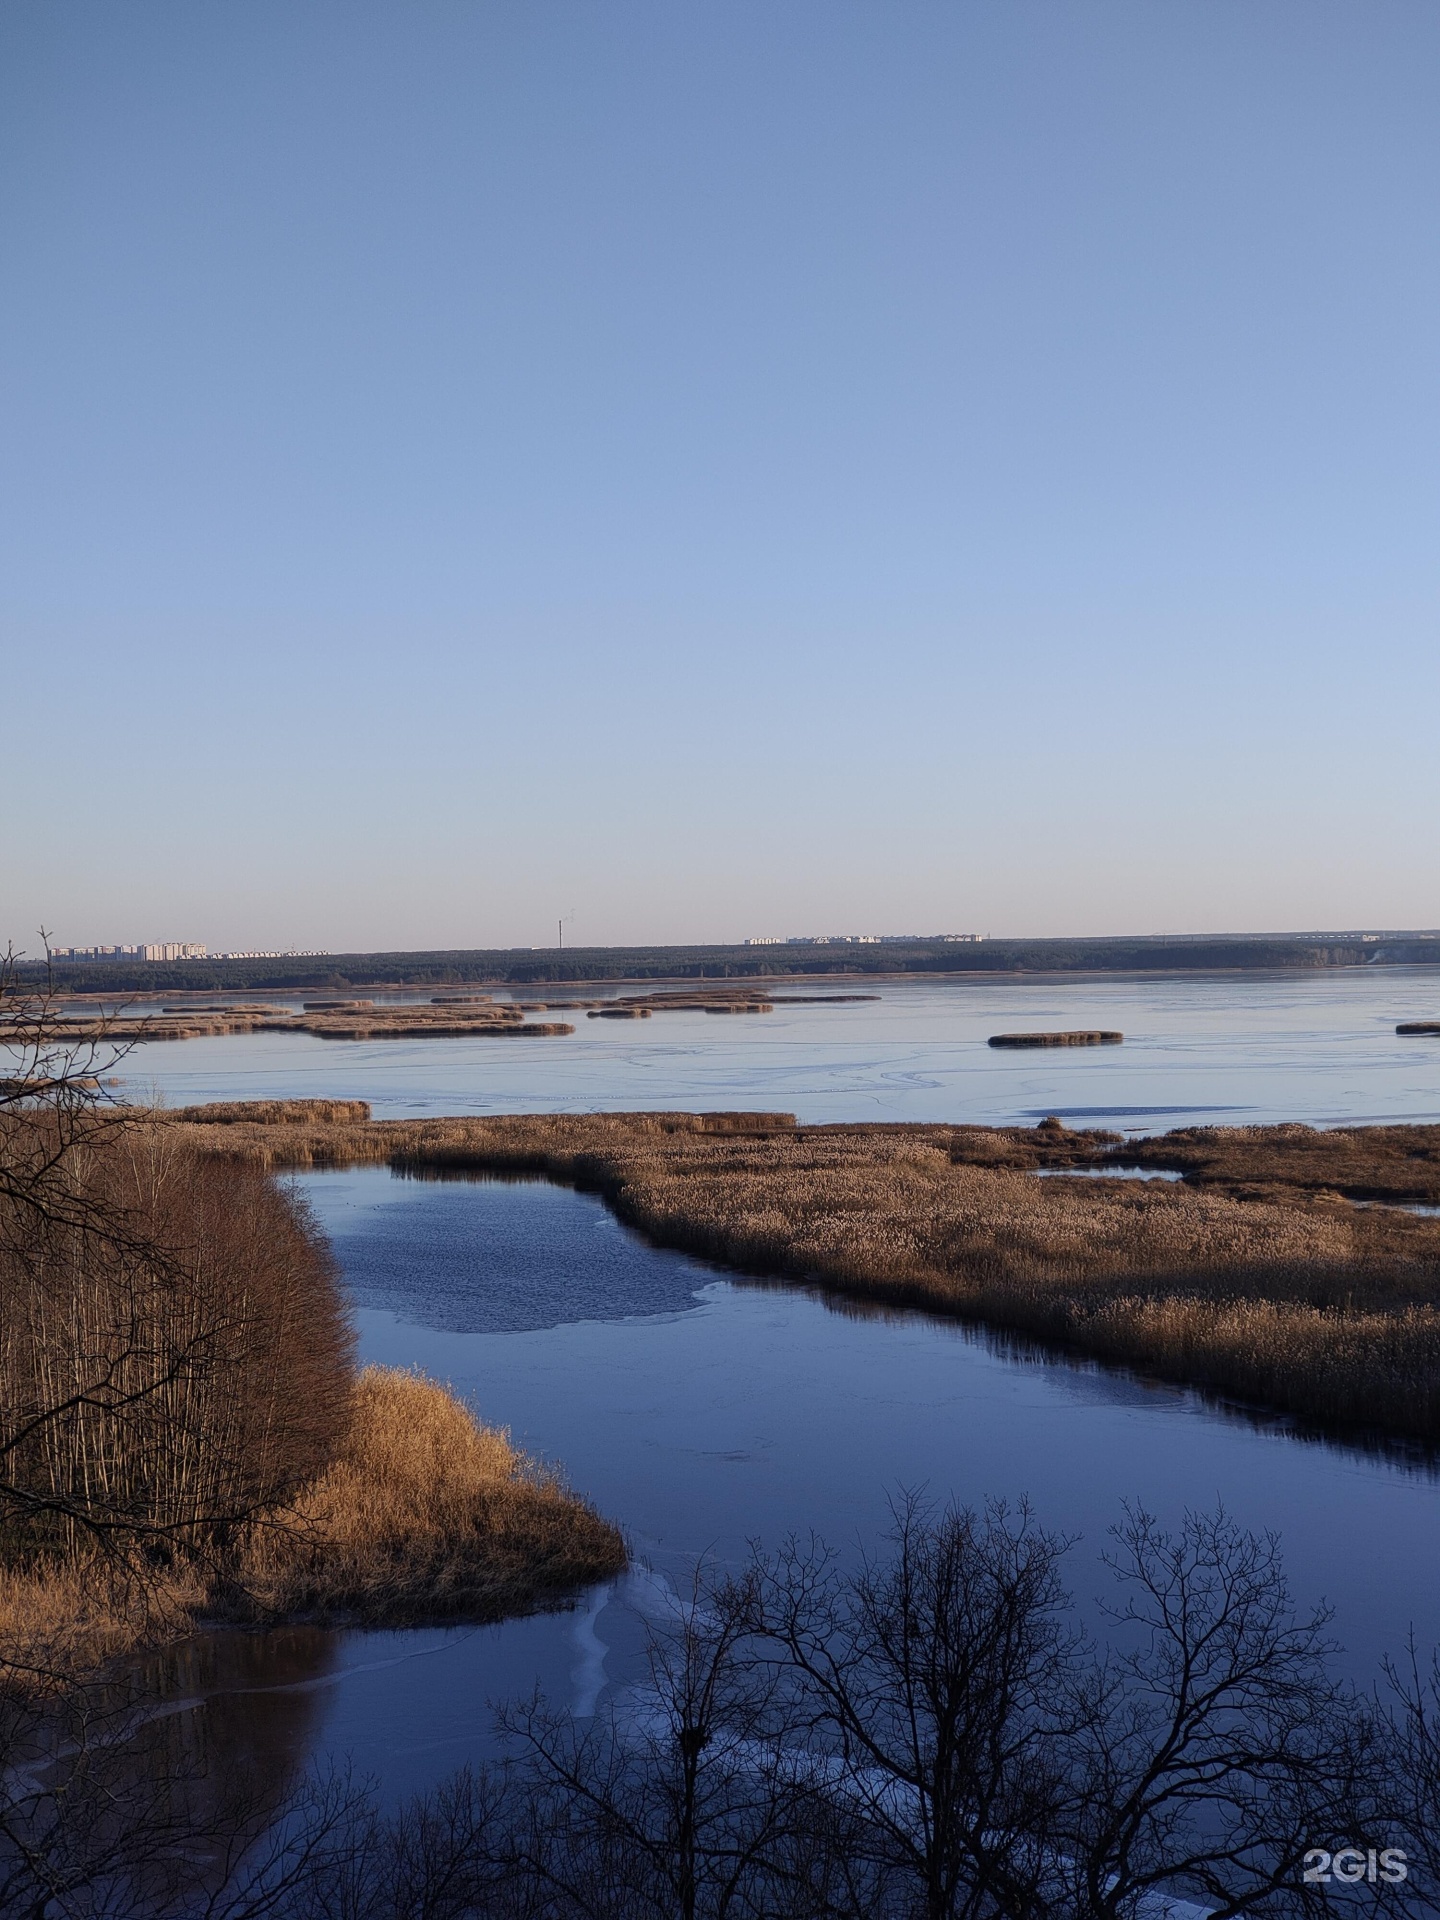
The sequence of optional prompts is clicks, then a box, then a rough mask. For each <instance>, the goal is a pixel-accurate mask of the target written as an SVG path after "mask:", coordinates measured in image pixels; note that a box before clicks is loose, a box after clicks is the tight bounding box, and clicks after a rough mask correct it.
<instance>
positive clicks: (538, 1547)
mask: <svg viewBox="0 0 1440 1920" xmlns="http://www.w3.org/2000/svg"><path fill="white" fill-rule="evenodd" d="M355 1402H356V1417H355V1424H354V1427H353V1430H352V1433H351V1436H350V1439H349V1441H348V1443H347V1444H346V1446H345V1447H344V1448H343V1450H342V1451H341V1453H340V1455H339V1457H338V1458H337V1459H336V1461H335V1462H334V1464H333V1465H332V1466H331V1467H330V1469H329V1471H328V1472H326V1473H325V1474H323V1475H322V1476H321V1478H320V1479H319V1480H318V1481H316V1482H315V1484H314V1485H313V1486H312V1487H310V1488H309V1489H307V1491H306V1492H305V1494H304V1495H303V1496H302V1497H301V1499H300V1500H299V1501H298V1502H297V1503H296V1508H295V1513H294V1516H293V1517H294V1520H295V1522H296V1523H297V1524H296V1531H294V1532H289V1531H280V1530H277V1531H275V1532H262V1533H259V1534H257V1536H256V1538H255V1541H254V1543H253V1544H252V1546H251V1548H250V1550H249V1553H248V1554H247V1557H246V1560H245V1562H244V1564H243V1566H242V1568H241V1569H240V1580H241V1584H242V1586H243V1588H244V1596H243V1599H242V1601H241V1611H242V1612H244V1613H245V1614H247V1615H251V1616H255V1617H260V1618H263V1619H266V1620H277V1619H296V1618H304V1619H308V1620H327V1621H333V1620H350V1621H358V1622H363V1623H364V1624H365V1625H367V1626H382V1625H383V1626H399V1625H413V1624H416V1623H419V1622H424V1621H436V1620H452V1619H459V1618H463V1619H466V1620H498V1619H501V1618H503V1617H504V1616H506V1615H508V1614H515V1613H523V1612H527V1611H529V1610H531V1609H532V1608H534V1607H535V1606H537V1605H542V1604H544V1603H546V1602H547V1601H554V1600H556V1599H559V1598H562V1597H563V1596H565V1595H567V1594H570V1593H573V1592H574V1591H575V1589H576V1588H577V1587H580V1586H583V1585H586V1584H587V1583H590V1582H593V1581H596V1580H602V1579H605V1578H607V1577H608V1576H609V1575H611V1574H613V1573H617V1572H619V1570H620V1568H621V1567H622V1566H623V1565H624V1564H625V1549H624V1544H623V1542H622V1540H621V1538H620V1535H619V1534H618V1533H617V1532H616V1530H615V1528H614V1527H612V1526H610V1525H609V1523H608V1522H606V1521H604V1520H601V1519H600V1518H599V1516H598V1515H597V1514H595V1513H594V1512H593V1511H592V1510H591V1508H589V1507H588V1506H586V1505H585V1503H584V1502H583V1501H580V1500H578V1499H576V1497H575V1496H574V1495H573V1494H571V1493H568V1492H567V1491H566V1490H565V1488H564V1487H563V1486H562V1485H561V1483H560V1482H559V1481H558V1480H557V1479H556V1478H555V1476H554V1475H553V1474H549V1473H546V1472H544V1471H543V1470H542V1469H540V1468H539V1467H537V1466H536V1465H535V1463H534V1462H533V1461H531V1460H529V1459H527V1458H526V1457H525V1455H523V1454H521V1453H518V1452H517V1451H516V1450H515V1448H514V1447H512V1446H511V1444H510V1442H509V1439H508V1438H507V1436H506V1435H505V1434H503V1433H501V1432H498V1431H497V1430H496V1429H495V1428H493V1427H485V1426H481V1425H480V1424H479V1422H478V1421H476V1419H475V1418H474V1416H473V1415H472V1414H471V1413H470V1411H469V1410H468V1408H466V1407H465V1406H464V1405H462V1403H461V1402H460V1401H458V1400H456V1399H455V1398H454V1397H453V1395H451V1394H450V1393H448V1392H447V1391H446V1390H445V1389H444V1388H443V1387H440V1386H437V1385H436V1383H435V1382H434V1381H432V1380H426V1379H423V1378H421V1377H419V1376H418V1375H415V1374H412V1373H402V1372H398V1371H396V1370H394V1369H392V1368H381V1367H367V1368H366V1369H365V1371H364V1372H363V1373H362V1374H361V1375H360V1377H359V1380H358V1381H357V1383H356V1388H355Z"/></svg>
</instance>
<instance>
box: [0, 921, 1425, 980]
mask: <svg viewBox="0 0 1440 1920" xmlns="http://www.w3.org/2000/svg"><path fill="white" fill-rule="evenodd" d="M1376 963H1390V964H1398V963H1404V964H1407V965H1425V964H1431V965H1437V966H1440V933H1413V934H1411V933H1407V934H1387V935H1385V936H1383V937H1382V938H1381V939H1379V940H1363V941H1362V940H1361V939H1359V938H1358V937H1356V936H1355V935H1348V936H1347V935H1339V936H1328V935H1315V934H1257V935H1219V936H1215V937H1207V938H1187V937H1164V936H1157V937H1154V938H1148V939H1136V938H1127V939H1095V940H984V941H979V942H975V943H973V944H971V943H960V942H953V941H946V940H894V941H889V940H887V941H885V942H884V943H883V944H876V945H868V944H867V945H852V944H846V943H843V942H839V941H836V942H831V943H828V944H825V945H809V944H804V945H795V946H790V945H785V946H773V947H745V946H730V947H723V946H716V947H576V948H573V949H571V948H566V949H565V950H564V951H563V952H561V951H560V950H559V949H558V948H540V949H537V948H530V947H509V948H503V947H502V948H493V949H484V948H476V949H470V950H466V949H460V950H457V951H453V952H441V953H335V954H326V955H325V956H324V957H323V958H313V957H311V958H307V957H297V958H295V959H284V958H278V959H272V960H184V961H144V960H141V961H129V960H127V961H118V960H111V961H79V962H73V961H57V962H56V963H55V968H54V973H55V980H56V983H57V985H59V986H60V987H61V988H63V989H65V990H67V991H74V992H97V991H101V992H103V991H105V990H106V989H110V990H113V991H115V992H120V993H132V992H162V993H174V992H176V991H179V990H183V989H185V988H191V989H198V990H200V991H202V992H206V993H215V992H250V991H254V990H257V989H261V988H267V987H268V988H311V987H385V986H407V987H435V986H459V985H469V984H472V983H477V984H478V983H482V982H483V983H487V984H492V985H493V984H500V985H512V986H534V985H537V984H539V983H541V982H553V981H561V980H563V981H571V982H578V981H590V980H747V979H761V978H774V977H776V976H801V977H811V978H813V977H815V976H817V975H829V974H844V975H852V976H853V975H856V974H884V973H1137V972H1138V973H1204V972H1214V971H1217V970H1231V971H1241V972H1247V973H1252V972H1259V971H1263V970H1266V969H1269V968H1277V967H1282V968H1296V967H1355V966H1366V965H1374V964H1376ZM20 971H21V974H22V976H25V975H28V976H33V977H38V976H39V975H40V974H42V973H43V971H44V969H43V967H40V966H34V967H31V966H23V967H22V968H21V970H20Z"/></svg>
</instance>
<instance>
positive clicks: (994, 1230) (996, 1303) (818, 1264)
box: [176, 1114, 1440, 1442]
mask: <svg viewBox="0 0 1440 1920" xmlns="http://www.w3.org/2000/svg"><path fill="white" fill-rule="evenodd" d="M176 1117H177V1118H178V1119H181V1120H183V1118H184V1116H183V1115H180V1116H176ZM197 1133H198V1134H199V1137H200V1138H201V1139H202V1141H204V1143H205V1144H206V1145H207V1146H208V1147H209V1148H210V1150H212V1151H217V1152H225V1153H231V1154H241V1155H245V1156H251V1155H253V1156H256V1157H259V1158H260V1159H262V1160H263V1161H264V1162H265V1163H266V1164H267V1165H273V1166H291V1167H303V1166H316V1167H321V1166H329V1167H336V1166H346V1165H356V1164H362V1163H366V1162H370V1163H386V1162H388V1163H390V1164H392V1165H395V1166H397V1167H403V1168H405V1169H406V1170H407V1171H409V1172H412V1173H420V1174H424V1173H427V1172H428V1173H432V1174H435V1175H437V1176H443V1175H445V1174H447V1173H448V1174H463V1173H466V1172H479V1171H490V1172H507V1171H508V1172H516V1173H520V1172H527V1173H540V1174H543V1175H546V1176H548V1177H550V1178H552V1179H557V1180H561V1181H566V1182H570V1183H572V1184H575V1185H578V1186H582V1187H586V1188H589V1189H592V1190H594V1191H597V1192H600V1193H603V1194H604V1195H605V1196H606V1198H607V1199H608V1200H609V1201H610V1203H611V1205H612V1206H613V1207H614V1208H615V1210H616V1212H617V1213H618V1214H619V1215H620V1216H621V1218H623V1219H625V1220H626V1221H628V1222H630V1223H631V1224H632V1225H634V1226H636V1227H638V1228H639V1229H640V1230H641V1231H642V1232H644V1233H645V1234H646V1235H647V1236H649V1237H650V1238H651V1239H652V1240H654V1241H656V1242H657V1243H659V1244H661V1245H666V1246H673V1247H677V1248H681V1249H683V1250H685V1251H687V1252H691V1253H696V1254H699V1255H702V1256H704V1257H706V1258H708V1259H712V1260H715V1261H718V1262H721V1263H723V1264H725V1265H728V1266H731V1267H734V1268H738V1269H740V1270H742V1271H745V1272H750V1273H755V1274H765V1275H773V1276H779V1277H789V1278H794V1279H799V1280H802V1281H804V1282H806V1283H810V1284H818V1285H821V1286H823V1287H825V1288H828V1289H830V1290H832V1291H835V1292H839V1293H843V1294H846V1295H849V1296H852V1297H854V1298H856V1299H859V1300H866V1301H870V1302H875V1303H878V1304H882V1305H884V1304H888V1305H894V1306H901V1307H921V1308H925V1309H928V1310H930V1311H934V1312H941V1313H946V1314H951V1315H955V1316H957V1317H961V1318H965V1319H968V1320H972V1321H977V1322H983V1323H985V1324H988V1325H990V1326H993V1327H997V1328H1002V1329H1009V1330H1011V1331H1014V1332H1018V1333H1021V1334H1024V1335H1027V1336H1030V1337H1034V1338H1038V1339H1042V1340H1046V1341H1051V1342H1055V1343H1057V1344H1059V1345H1061V1346H1064V1347H1066V1348H1068V1349H1070V1350H1072V1351H1075V1352H1079V1353H1084V1354H1089V1355H1093V1356H1095V1357H1096V1358H1099V1359H1103V1360H1107V1361H1112V1362H1120V1363H1123V1364H1126V1365H1130V1366H1134V1367H1138V1368H1141V1369H1143V1370H1145V1371H1148V1372H1150V1373H1153V1374H1156V1375H1159V1376H1162V1377H1165V1378H1168V1379H1172V1380H1177V1381H1181V1382H1185V1383H1189V1384H1193V1385H1196V1386H1199V1387H1202V1388H1204V1389H1206V1390H1209V1391H1213V1392H1217V1393H1221V1394H1229V1395H1233V1396H1235V1397H1238V1398H1240V1399H1243V1400H1246V1401H1248V1402H1252V1403H1255V1404H1258V1405H1262V1406H1266V1407H1269V1408H1273V1409H1276V1410H1279V1411H1282V1412H1285V1413H1289V1414H1292V1415H1296V1416H1299V1417H1300V1418H1302V1419H1303V1420H1306V1421H1309V1422H1313V1423H1316V1424H1318V1425H1321V1426H1324V1427H1327V1428H1331V1429H1350V1430H1353V1429H1356V1428H1370V1429H1375V1430H1378V1431H1382V1432H1386V1433H1389V1434H1392V1435H1403V1436H1406V1437H1408V1438H1412V1439H1420V1440H1424V1441H1427V1442H1434V1441H1440V1221H1437V1220H1431V1219H1421V1218H1417V1217H1414V1216H1411V1215H1409V1214H1407V1213H1404V1212H1400V1211H1394V1210H1389V1209H1386V1208H1385V1207H1357V1206H1355V1205H1352V1204H1350V1202H1349V1201H1348V1200H1347V1199H1345V1198H1344V1197H1343V1196H1344V1194H1345V1193H1346V1192H1347V1191H1353V1188H1354V1185H1355V1183H1357V1182H1358V1184H1359V1186H1360V1187H1361V1188H1362V1189H1363V1192H1360V1193H1356V1194H1355V1196H1354V1197H1356V1198H1367V1199H1382V1200H1383V1199H1391V1200H1396V1201H1401V1202H1405V1201H1412V1200H1422V1201H1423V1200H1427V1199H1429V1200H1432V1201H1433V1200H1436V1199H1440V1128H1433V1127H1431V1128H1424V1127H1412V1128H1358V1129H1351V1130H1348V1131H1347V1132H1346V1133H1344V1134H1333V1135H1332V1134H1320V1133H1315V1132H1313V1131H1312V1130H1310V1129H1307V1128H1291V1127H1281V1128H1247V1129H1208V1130H1204V1131H1203V1132H1189V1133H1182V1134H1173V1135H1167V1136H1164V1137H1162V1138H1160V1139H1157V1140H1153V1141H1148V1142H1144V1143H1138V1144H1137V1143H1122V1142H1120V1141H1119V1140H1118V1139H1117V1137H1116V1136H1114V1135H1106V1134H1097V1133H1090V1134H1077V1133H1069V1132H1067V1131H1066V1130H1065V1129H1064V1128H1063V1127H1062V1126H1060V1125H1059V1123H1058V1122H1054V1121H1050V1122H1045V1123H1042V1125H1041V1126H1039V1127H1037V1128H1034V1129H1023V1128H982V1127H944V1126H863V1125H862V1126H831V1127H806V1128H797V1127H796V1126H795V1124H794V1122H793V1120H792V1119H790V1118H789V1116H786V1115H777V1114H769V1115H766V1114H750V1115H744V1114H731V1115H716V1114H710V1115H684V1114H623V1115H622V1114H608V1115H605V1114H601V1115H517V1116H505V1117H499V1118H493V1119H456V1120H445V1121H418V1120H417V1121H388V1122H367V1123H362V1124H354V1125H340V1126H328V1125H316V1126H312V1127H306V1126H303V1125H285V1126H283V1127H280V1126H277V1127H265V1126H254V1127H247V1126H245V1125H243V1124H239V1125H232V1126H229V1127H226V1128H224V1129H223V1130H222V1129H218V1128H216V1129H213V1130H211V1129H205V1128H198V1129H197ZM1143 1161H1149V1162H1151V1163H1153V1164H1155V1165H1158V1166H1166V1165H1171V1166H1175V1165H1181V1166H1185V1167H1187V1168H1190V1167H1193V1168H1194V1169H1195V1172H1194V1176H1193V1180H1191V1179H1187V1181H1186V1182H1184V1183H1175V1184H1171V1183H1159V1182H1148V1183H1146V1182H1141V1181H1131V1180H1124V1179H1118V1180H1081V1179H1075V1180H1066V1179H1047V1180H1039V1179H1036V1178H1034V1172H1035V1170H1036V1169H1038V1168H1041V1167H1044V1168H1047V1169H1050V1170H1052V1171H1063V1170H1065V1169H1067V1168H1073V1169H1076V1170H1077V1171H1078V1170H1079V1169H1081V1168H1084V1167H1098V1166H1105V1165H1111V1166H1113V1165H1116V1164H1122V1165H1123V1164H1129V1163H1134V1162H1143ZM1347 1181H1348V1182H1349V1184H1348V1185H1347Z"/></svg>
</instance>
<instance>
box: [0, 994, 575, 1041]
mask: <svg viewBox="0 0 1440 1920" xmlns="http://www.w3.org/2000/svg"><path fill="white" fill-rule="evenodd" d="M532 1010H537V1011H541V1012H543V1011H544V1008H543V1007H541V1008H538V1009H532V1008H531V1007H530V1006H528V1005H524V1004H522V1005H506V1006H501V1005H493V1006H487V1005H476V1006H474V1007H464V1006H444V1005H441V1006H437V1005H433V1004H432V1005H427V1006H398V1007H377V1006H374V1005H373V1004H372V1003H371V1002H370V1001H368V1000H364V1001H353V1002H349V1003H332V1004H327V1005H325V1006H323V1007H322V1006H307V1008H306V1009H305V1011H304V1012H303V1013H284V1012H279V1011H277V1010H276V1009H275V1008H273V1007H261V1008H253V1007H246V1008H242V1007H233V1008H230V1007H226V1008H220V1009H216V1008H206V1009H203V1010H202V1009H198V1008H197V1009H195V1010H193V1011H188V1010H187V1011H179V1012H177V1011H175V1010H173V1009H171V1008H168V1007H167V1008H166V1010H165V1012H164V1013H163V1014H142V1015H139V1016H136V1017H130V1018H126V1017H121V1018H118V1019H113V1020H107V1021H97V1020H91V1019H88V1018H85V1017H76V1018H74V1019H69V1020H65V1021H63V1022H61V1023H60V1032H61V1036H62V1038H63V1039H64V1040H65V1042H66V1043H67V1044H69V1043H70V1042H74V1043H76V1044H77V1045H78V1044H84V1043H87V1042H91V1043H95V1042H100V1043H106V1044H109V1043H112V1042H123V1043H126V1044H131V1043H133V1042H135V1041H148V1040H198V1039H202V1038H205V1037H211V1036H214V1035H217V1034H231V1033H309V1034H313V1035H315V1037H316V1038H317V1039H321V1040H389V1039H400V1040H405V1039H412V1038H416V1037H419V1038H424V1039H445V1040H451V1039H459V1038H463V1037H465V1036H466V1035H471V1034H482V1035H489V1036H497V1035H501V1036H514V1037H518V1038H520V1039H530V1040H534V1039H545V1038H548V1037H551V1036H554V1035H560V1034H567V1033H573V1032H574V1031H575V1029H574V1027H572V1026H570V1025H568V1024H567V1023H566V1022H565V1021H562V1020H554V1021H548V1022H546V1021H538V1020H532V1021H528V1022H527V1021H526V1020H525V1017H524V1016H525V1014H526V1013H527V1012H530V1011H532ZM14 1035H15V1038H16V1039H17V1041H19V1042H20V1043H21V1044H23V1043H24V1042H25V1041H26V1040H27V1039H30V1038H32V1037H33V1036H32V1035H31V1034H30V1033H29V1032H28V1031H27V1030H26V1029H25V1028H24V1027H23V1026H16V1027H15V1028H14Z"/></svg>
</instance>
